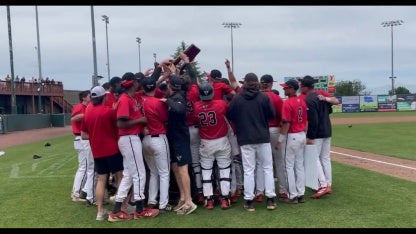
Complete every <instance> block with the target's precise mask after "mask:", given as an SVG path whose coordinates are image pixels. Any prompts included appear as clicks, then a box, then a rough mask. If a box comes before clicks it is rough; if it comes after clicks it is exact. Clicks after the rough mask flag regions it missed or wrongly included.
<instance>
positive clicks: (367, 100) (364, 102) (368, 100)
mask: <svg viewBox="0 0 416 234" xmlns="http://www.w3.org/2000/svg"><path fill="white" fill-rule="evenodd" d="M377 103H378V102H377V96H375V95H374V96H360V111H361V112H364V111H365V112H372V111H377V109H378V104H377Z"/></svg>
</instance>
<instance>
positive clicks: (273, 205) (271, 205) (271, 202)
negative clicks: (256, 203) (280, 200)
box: [266, 197, 276, 210]
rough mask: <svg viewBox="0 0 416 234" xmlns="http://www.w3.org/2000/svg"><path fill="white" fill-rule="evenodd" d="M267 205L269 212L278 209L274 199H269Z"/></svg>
mask: <svg viewBox="0 0 416 234" xmlns="http://www.w3.org/2000/svg"><path fill="white" fill-rule="evenodd" d="M266 204H267V206H266V208H267V209H268V210H274V209H276V202H274V198H273V197H268V198H267V202H266Z"/></svg>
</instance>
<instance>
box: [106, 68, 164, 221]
mask: <svg viewBox="0 0 416 234" xmlns="http://www.w3.org/2000/svg"><path fill="white" fill-rule="evenodd" d="M121 85H122V86H123V88H124V89H125V91H124V93H122V94H121V95H120V97H119V100H118V103H117V126H118V128H119V130H118V135H119V140H118V147H119V149H120V152H121V154H122V155H123V167H124V170H123V178H122V179H121V182H120V185H119V187H118V190H117V194H116V197H115V201H116V202H115V204H114V207H113V210H112V212H110V213H109V214H108V221H110V222H116V221H122V220H128V219H131V218H132V217H131V215H129V214H127V213H126V212H125V211H123V210H121V206H122V203H123V201H124V200H125V199H126V198H127V195H128V192H129V190H130V187H131V185H133V201H134V202H135V203H136V209H135V211H134V218H135V219H138V218H141V217H155V216H157V215H158V214H159V210H158V209H150V208H147V207H144V199H145V195H144V190H145V183H146V169H145V166H144V161H143V154H142V143H141V140H140V137H139V134H140V133H141V130H142V127H143V124H145V123H146V122H147V120H146V117H144V116H143V114H142V112H141V111H142V98H141V97H140V96H138V95H136V94H137V93H136V91H137V89H138V87H139V82H138V81H137V80H136V79H135V77H134V74H133V73H131V72H126V73H125V74H124V75H123V77H122V82H121Z"/></svg>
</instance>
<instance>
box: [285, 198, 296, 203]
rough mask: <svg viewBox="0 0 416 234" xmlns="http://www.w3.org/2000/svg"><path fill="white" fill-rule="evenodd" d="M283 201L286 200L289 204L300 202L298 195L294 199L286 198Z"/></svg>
mask: <svg viewBox="0 0 416 234" xmlns="http://www.w3.org/2000/svg"><path fill="white" fill-rule="evenodd" d="M283 201H284V202H286V203H287V204H298V198H297V197H295V198H293V199H289V198H286V199H285V200H283Z"/></svg>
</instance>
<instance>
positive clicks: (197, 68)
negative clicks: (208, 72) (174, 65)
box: [171, 41, 205, 79]
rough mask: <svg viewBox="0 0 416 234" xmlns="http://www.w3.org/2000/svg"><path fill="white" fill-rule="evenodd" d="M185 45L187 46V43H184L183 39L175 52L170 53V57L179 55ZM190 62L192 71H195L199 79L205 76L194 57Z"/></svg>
mask: <svg viewBox="0 0 416 234" xmlns="http://www.w3.org/2000/svg"><path fill="white" fill-rule="evenodd" d="M187 47H188V45H186V43H185V41H182V42H181V45H180V46H178V47H177V48H176V51H175V53H174V54H173V55H171V57H172V58H177V57H178V56H179V52H180V51H184V50H185V49H186V48H187ZM191 64H192V65H193V66H192V67H193V69H194V72H195V74H196V77H197V78H199V79H200V78H202V77H204V76H205V73H204V72H202V71H201V68H200V67H198V62H197V61H196V59H195V60H194V61H192V62H191Z"/></svg>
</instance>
